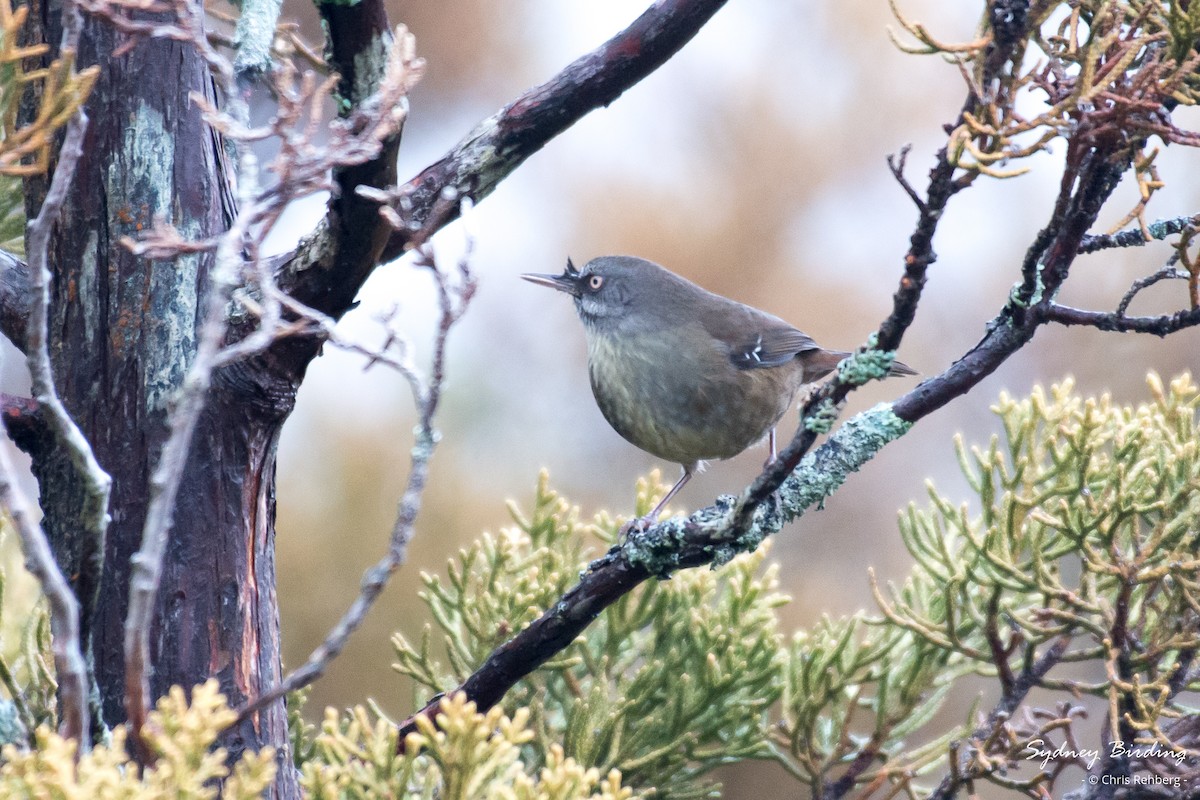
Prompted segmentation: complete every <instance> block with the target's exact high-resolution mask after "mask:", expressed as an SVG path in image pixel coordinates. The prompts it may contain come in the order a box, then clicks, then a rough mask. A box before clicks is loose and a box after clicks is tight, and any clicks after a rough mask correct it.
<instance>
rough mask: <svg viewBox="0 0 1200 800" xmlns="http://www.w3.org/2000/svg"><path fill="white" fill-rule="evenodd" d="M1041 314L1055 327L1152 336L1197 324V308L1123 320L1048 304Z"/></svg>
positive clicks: (1119, 316) (1111, 314)
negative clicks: (1075, 327) (1055, 323)
mask: <svg viewBox="0 0 1200 800" xmlns="http://www.w3.org/2000/svg"><path fill="white" fill-rule="evenodd" d="M1041 315H1042V318H1043V319H1045V320H1046V321H1047V322H1057V323H1058V324H1059V325H1087V326H1090V327H1092V328H1097V329H1099V330H1102V331H1113V332H1116V333H1127V332H1129V333H1150V334H1153V335H1155V336H1167V335H1169V334H1172V333H1175V332H1177V331H1181V330H1183V329H1185V328H1193V327H1195V326H1197V325H1200V308H1193V309H1191V310H1188V311H1176V312H1175V313H1174V314H1163V315H1161V316H1157V317H1127V316H1125V315H1124V314H1119V313H1117V312H1115V311H1114V312H1105V311H1088V310H1085V309H1082V308H1072V307H1071V306H1063V305H1059V304H1057V303H1051V304H1050V305H1048V306H1046V308H1045V309H1044V310H1043V311H1042V312H1041Z"/></svg>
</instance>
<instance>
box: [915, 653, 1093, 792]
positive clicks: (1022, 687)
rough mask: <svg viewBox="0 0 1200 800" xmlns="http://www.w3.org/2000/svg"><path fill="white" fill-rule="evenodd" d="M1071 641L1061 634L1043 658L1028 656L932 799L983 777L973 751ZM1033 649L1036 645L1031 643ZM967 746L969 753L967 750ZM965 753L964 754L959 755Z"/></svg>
mask: <svg viewBox="0 0 1200 800" xmlns="http://www.w3.org/2000/svg"><path fill="white" fill-rule="evenodd" d="M1070 643H1071V637H1069V636H1060V637H1058V638H1057V639H1055V640H1054V641H1053V642H1051V643H1050V646H1049V647H1048V648H1046V652H1044V653H1042V655H1041V657H1040V658H1038V659H1037V660H1036V661H1032V660H1031V659H1027V663H1028V666H1026V667H1025V669H1023V670H1021V672H1020V674H1019V675H1017V676H1016V677H1015V678H1014V679H1013V681H1012V683H1011V684H1010V685H1009V686H1008V687H1007V688H1006V689H1005V691H1004V693H1003V694H1002V695H1001V697H1000V700H999V701H998V702H997V703H996V705H995V707H993V708H992V710H991V712H990V713H989V714H988V716H987V719H986V720H984V722H983V724H982V725H980V726H979V727H978V728H976V729H975V730H974V731H973V732H972V733H971V737H970V741H971V742H972V743H974V745H973V747H972V748H962V747H961V746H960V747H957V748H954V750H953V751H952V752H953V753H954V756H955V757H956V758H959V759H960V761H959V765H958V768H957V769H955V770H952V771H951V774H949V775H947V776H946V777H944V778H942V782H941V783H940V784H938V787H937V788H936V789H934V790H933V792H932V793H931V794H930V795H929V798H928V800H951V798H953V797H954V796H955V795H956V794H957V793H958V790H959V789H960V788H961V787H962V786H963V784H965V783H968V782H970V781H971V780H973V779H975V778H977V777H979V772H978V771H977V770H972V769H970V764H971V763H972V762H976V763H978V761H977V760H976V759H974V758H973V757H972V753H971V752H970V750H972V749H973V748H974V747H978V746H979V744H980V743H982V742H987V741H990V740H993V739H995V738H996V734H997V733H998V731H999V730H1000V728H1001V726H1003V725H1004V724H1005V723H1006V722H1008V721H1009V720H1010V719H1012V716H1013V713H1014V712H1016V710H1017V709H1018V708H1019V707H1020V705H1021V703H1023V702H1024V701H1025V697H1026V695H1028V694H1029V692H1030V690H1031V689H1033V688H1034V687H1035V686H1037V685H1038V682H1039V681H1041V679H1042V678H1043V677H1045V675H1046V673H1047V672H1049V671H1050V669H1051V668H1052V667H1054V665H1055V664H1057V663H1058V662H1059V660H1060V659H1061V658H1062V657H1063V653H1065V652H1066V651H1067V645H1069V644H1070ZM1029 648H1030V650H1032V649H1033V645H1029ZM964 749H966V750H967V751H968V752H965V753H963V752H962V751H963V750H964ZM960 753H962V755H961V756H960V755H959V754H960Z"/></svg>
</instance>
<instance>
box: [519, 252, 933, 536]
mask: <svg viewBox="0 0 1200 800" xmlns="http://www.w3.org/2000/svg"><path fill="white" fill-rule="evenodd" d="M521 277H522V278H524V279H525V280H527V281H532V282H533V283H537V284H540V285H542V286H549V287H550V288H552V289H557V290H559V291H561V292H566V293H567V294H569V295H571V296H573V297H574V298H575V309H576V311H578V312H579V318H580V319H581V320H582V321H583V326H584V330H585V331H586V334H587V345H588V373H589V375H590V376H591V382H592V394H593V395H595V397H596V403H597V404H598V405H599V406H600V411H601V413H603V414H604V418H605V419H606V420H608V424H609V425H612V426H613V428H614V429H615V430H616V431H617V433H619V434H621V436H623V437H625V439H627V440H628V441H630V442H632V443H633V444H635V445H637V446H638V447H640V448H641V449H643V450H645V451H646V452H648V453H651V454H653V455H656V456H658V457H659V458H664V459H667V460H668V461H674V462H675V463H677V464H680V465H681V466H682V467H683V475H682V476H681V477H680V478H679V481H678V482H677V483H676V484H675V486H673V487H672V488H671V491H669V492H667V495H666V496H665V497H664V498H663V499H662V501H660V502H659V504H658V506H657V507H655V509H654V510H653V511H651V512H650V513H649V514H648V515H646V516H645V517H643V518H642V519H641V520H638V521H636V522H635V523H634V524H642V523H647V522H654V521H655V520H657V519H658V515H659V513H660V512H661V511H662V509H663V507H664V506H666V504H667V502H668V501H669V500H670V499H671V498H672V497H674V496H675V493H676V492H678V491H679V490H680V488H682V487H683V485H684V484H685V483H687V481H688V479H689V478H691V477H692V474H693V473H694V472H695V471H696V470H697V469H698V468H699V467H700V464H701V462H703V461H707V460H711V459H723V458H732V457H733V456H736V455H737V454H738V453H740V452H742V451H743V450H745V449H746V448H747V447H749V446H750V445H752V444H754V443H755V442H758V441H759V440H761V439H762V438H763V437H764V436H768V435H769V436H770V446H771V458H772V459H773V458H774V457H775V423H776V422H778V421H779V418H780V417H782V416H783V415H784V413H785V412H786V411H787V410H788V409H789V408H790V407H791V405H792V402H793V401H794V400H795V398H796V393H797V392H798V391H799V389H800V387H801V386H803V385H804V384H806V383H811V382H813V381H815V380H818V379H820V378H822V377H824V376H825V375H828V374H829V373H830V372H831V371H832V370H833V369H834V368H835V367H837V365H838V362H840V361H841V360H842V359H843V358H845V357H846V356H848V355H849V353H845V352H841V351H838V350H825V349H822V348H821V347H820V346H818V345H817V343H816V342H814V341H813V340H812V339H811V338H809V337H808V336H807V335H806V334H804V333H802V332H800V331H799V330H797V329H796V328H793V327H792V326H791V325H789V324H787V323H786V322H784V321H783V320H781V319H779V318H778V317H775V316H772V315H771V314H768V313H766V312H765V311H759V310H758V309H757V308H751V307H750V306H747V305H743V304H742V303H738V302H736V301H734V300H730V299H728V298H726V297H721V296H720V295H717V294H713V293H712V292H709V291H706V290H705V289H702V288H700V287H699V286H697V285H696V284H694V283H692V282H691V281H688V280H686V279H684V278H681V277H679V276H678V275H676V274H675V273H673V272H671V271H669V270H667V269H664V268H663V267H660V266H659V265H658V264H654V263H652V262H650V261H646V260H645V259H641V258H634V257H632V256H602V257H600V258H595V259H593V260H591V261H589V262H588V263H587V264H586V265H584V267H583V269H579V270H577V269H576V268H575V265H574V264H572V263H571V261H570V259H568V260H567V268H566V270H565V271H564V272H563V274H562V275H538V274H526V275H522V276H521ZM890 374H891V375H915V374H916V373H915V372H914V371H913V370H911V369H909V367H907V366H906V365H904V364H902V363H900V362H899V361H896V362H894V363H893V364H892V368H891V372H890Z"/></svg>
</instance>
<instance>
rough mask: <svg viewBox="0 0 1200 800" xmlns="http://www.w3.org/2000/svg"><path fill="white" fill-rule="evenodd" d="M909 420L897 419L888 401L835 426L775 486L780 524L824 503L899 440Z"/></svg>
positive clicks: (906, 430) (909, 424)
mask: <svg viewBox="0 0 1200 800" xmlns="http://www.w3.org/2000/svg"><path fill="white" fill-rule="evenodd" d="M911 427H912V423H911V422H908V421H906V420H903V419H900V417H898V416H896V414H895V412H893V411H892V405H891V403H880V404H879V405H877V406H875V407H874V408H871V409H868V410H867V411H864V412H862V413H861V414H857V415H855V416H854V417H852V418H851V419H849V420H847V421H846V424H845V425H843V426H842V427H840V428H838V430H837V432H835V433H834V434H833V435H832V436H830V437H829V441H827V442H825V444H823V445H822V446H821V447H820V448H818V449H817V450H815V451H813V452H812V453H809V454H808V455H807V456H805V457H804V459H803V460H801V462H800V464H799V465H798V466H797V467H796V469H795V470H794V471H793V472H792V474H791V475H790V476H789V477H788V479H787V480H785V481H784V482H783V486H781V487H780V488H779V499H780V509H779V515H780V519H781V522H780V524H781V525H782V524H783V523H786V522H790V521H791V520H793V519H795V518H796V517H799V516H800V515H801V514H803V513H804V512H805V511H806V510H808V509H809V508H810V507H812V506H813V505H817V504H819V503H822V502H824V500H825V498H827V497H829V496H830V495H831V494H833V493H834V492H835V491H836V490H837V489H838V487H840V486H841V485H842V484H843V483H845V481H846V478H847V477H848V476H849V475H850V473H852V472H857V471H858V470H859V469H860V468H861V467H862V466H863V464H866V463H867V462H868V461H870V460H871V459H872V458H874V457H875V454H876V453H878V452H879V451H880V450H882V449H883V447H884V446H885V445H887V444H888V443H890V442H893V441H895V440H896V439H899V438H900V437H901V436H903V435H904V434H905V433H907V432H908V430H909V428H911Z"/></svg>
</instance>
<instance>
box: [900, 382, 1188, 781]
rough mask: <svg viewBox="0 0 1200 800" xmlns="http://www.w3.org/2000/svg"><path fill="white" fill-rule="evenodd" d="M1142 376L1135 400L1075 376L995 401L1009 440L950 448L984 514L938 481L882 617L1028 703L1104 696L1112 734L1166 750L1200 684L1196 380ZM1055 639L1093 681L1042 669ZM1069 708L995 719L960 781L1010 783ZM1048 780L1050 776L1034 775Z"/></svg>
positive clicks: (905, 523)
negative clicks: (1027, 718) (1046, 693)
mask: <svg viewBox="0 0 1200 800" xmlns="http://www.w3.org/2000/svg"><path fill="white" fill-rule="evenodd" d="M1148 383H1149V386H1150V390H1151V394H1152V398H1153V400H1152V402H1150V403H1146V404H1142V405H1139V406H1137V407H1127V406H1118V405H1116V404H1114V403H1113V402H1112V400H1111V398H1109V397H1108V396H1107V395H1106V396H1103V397H1101V398H1099V399H1086V400H1085V399H1082V398H1080V397H1078V396H1076V395H1074V394H1073V393H1072V384H1071V383H1070V382H1069V381H1068V382H1066V383H1064V384H1062V385H1060V386H1055V387H1054V388H1052V389H1051V391H1050V393H1049V394H1047V393H1046V392H1044V391H1043V390H1042V389H1041V388H1035V389H1034V391H1033V393H1032V394H1031V396H1030V397H1029V398H1027V399H1023V400H1014V399H1013V398H1010V397H1008V396H1007V395H1002V396H1001V399H1000V402H999V403H998V405H997V406H996V407H995V408H994V411H995V412H996V413H997V414H998V415H999V416H1000V418H1001V420H1002V422H1003V424H1004V437H1003V440H1002V439H1001V438H1000V437H993V439H992V441H991V443H990V444H989V446H988V447H987V448H985V449H979V448H972V449H971V450H970V451H969V452H968V450H967V448H966V447H965V446H963V444H962V442H961V440H960V441H959V442H958V453H959V460H960V463H961V465H962V468H963V472H964V474H965V475H966V476H967V479H968V481H969V482H970V485H971V487H972V489H973V490H974V491H975V493H976V494H977V495H978V500H979V509H978V514H977V515H972V513H971V511H970V508H969V506H968V505H966V504H963V505H960V506H956V505H955V504H954V503H952V502H951V501H950V500H948V499H947V498H945V497H942V496H941V495H939V494H938V493H937V492H936V491H935V490H934V489H933V487H932V486H931V487H930V490H929V494H930V497H931V500H932V503H931V506H930V507H929V508H928V509H927V510H924V511H919V510H917V509H916V508H915V507H910V508H909V509H908V511H907V512H906V513H905V514H904V516H903V517H902V519H901V535H902V536H903V538H904V542H905V545H906V546H907V547H908V550H909V552H910V553H911V554H912V556H913V558H914V559H915V560H916V565H915V568H914V570H913V573H912V576H911V577H910V578H909V580H908V581H907V582H906V583H905V584H904V585H903V586H902V587H899V588H893V589H892V590H891V591H890V597H888V598H887V599H885V598H884V597H883V595H882V592H879V591H878V589H877V597H878V599H879V602H880V605H881V607H882V608H883V610H884V613H885V615H886V620H887V622H889V623H891V624H892V625H893V626H895V627H896V628H898V629H903V630H906V631H908V632H910V633H911V634H912V635H913V636H915V637H916V638H917V639H918V640H919V641H920V642H922V643H923V644H922V646H923V647H932V648H934V649H935V650H936V651H937V652H939V653H941V654H942V658H944V659H946V660H948V661H950V662H957V663H961V664H962V665H963V667H968V668H970V669H972V670H974V671H976V672H978V673H980V674H985V675H993V676H996V677H997V678H998V679H999V682H1000V685H1001V689H1002V698H1010V697H1011V698H1015V699H1017V700H1021V699H1023V695H1022V694H1021V693H1020V689H1021V685H1022V681H1025V682H1028V683H1031V684H1032V685H1036V686H1039V687H1042V688H1046V689H1051V690H1057V691H1058V692H1059V693H1060V695H1059V696H1060V697H1065V698H1072V697H1078V696H1080V695H1083V694H1091V695H1095V696H1097V697H1100V698H1104V699H1105V700H1107V702H1108V714H1107V721H1106V722H1105V727H1106V730H1107V735H1108V737H1109V738H1110V739H1111V740H1113V741H1119V742H1124V743H1125V745H1126V746H1149V745H1151V744H1158V745H1159V746H1160V747H1162V748H1163V749H1166V750H1172V751H1174V750H1179V749H1181V748H1183V749H1186V748H1188V747H1194V746H1195V742H1193V741H1192V735H1191V734H1190V733H1188V732H1187V730H1186V729H1187V727H1188V725H1191V727H1194V721H1195V716H1194V713H1195V712H1194V711H1192V710H1191V709H1189V708H1188V707H1187V706H1186V705H1184V703H1183V699H1184V696H1185V693H1186V692H1189V691H1196V690H1197V689H1200V674H1198V673H1197V672H1196V671H1195V670H1194V669H1192V668H1191V664H1192V662H1193V659H1194V657H1195V655H1196V652H1197V649H1198V648H1200V605H1198V602H1197V601H1198V599H1200V559H1198V558H1197V552H1198V551H1200V526H1198V525H1197V520H1198V519H1200V429H1198V427H1197V414H1196V412H1197V408H1198V407H1200V390H1198V389H1197V387H1196V386H1195V384H1193V383H1192V382H1191V379H1190V377H1189V376H1187V375H1184V376H1182V377H1180V378H1177V379H1176V380H1174V381H1173V382H1172V383H1171V384H1170V386H1169V387H1164V386H1163V384H1162V382H1161V381H1160V380H1159V379H1158V377H1157V376H1155V375H1151V376H1150V378H1149V380H1148ZM1053 642H1057V643H1058V649H1056V650H1054V651H1053V653H1052V655H1053V661H1052V664H1050V665H1048V666H1053V665H1056V664H1058V663H1063V662H1091V663H1093V664H1096V665H1098V666H1099V667H1100V670H1099V675H1096V672H1097V671H1096V670H1092V671H1091V672H1090V674H1091V675H1093V676H1096V677H1095V678H1094V679H1091V680H1081V679H1077V678H1066V677H1058V676H1056V675H1055V674H1054V673H1052V672H1050V671H1049V670H1048V669H1047V670H1046V671H1044V672H1043V673H1042V674H1038V672H1037V671H1036V670H1034V669H1032V667H1031V665H1032V664H1033V663H1034V661H1035V660H1036V659H1038V658H1043V659H1044V658H1046V657H1047V653H1048V652H1049V650H1050V648H1049V647H1048V646H1049V645H1050V644H1051V643H1053ZM1068 644H1069V646H1068ZM889 670H894V665H893V666H891V667H889ZM1077 711H1078V709H1076V708H1075V707H1074V706H1072V704H1071V703H1070V702H1067V703H1063V704H1062V707H1061V708H1060V709H1058V710H1057V711H1055V712H1053V713H1051V712H1046V713H1044V714H1043V716H1042V717H1041V720H1042V723H1041V724H1034V725H1025V726H1024V727H1020V726H1016V725H1013V724H1007V723H1005V722H1004V721H1003V720H999V721H998V722H997V724H994V725H993V726H992V728H993V730H994V732H995V733H996V734H997V736H996V737H994V738H993V739H992V740H990V741H989V742H988V743H986V744H985V746H983V747H980V748H979V750H978V751H977V752H976V753H974V754H973V755H972V756H971V757H970V758H969V759H968V760H967V762H966V763H965V764H964V765H962V769H963V770H964V775H965V776H966V777H972V776H973V777H976V778H978V777H984V778H987V779H989V780H993V781H994V782H996V783H999V784H1001V785H1004V786H1007V787H1008V788H1018V787H1017V786H1016V785H1014V783H1013V779H1012V778H1011V777H1009V778H1005V777H1003V776H1002V774H1001V773H1003V772H1004V771H1005V770H1007V769H1012V768H1016V767H1018V766H1020V765H1021V761H1022V760H1024V758H1023V754H1024V756H1025V757H1027V750H1026V748H1027V747H1028V745H1029V743H1030V742H1032V741H1034V740H1036V739H1039V738H1042V739H1044V738H1046V737H1047V734H1048V733H1049V732H1050V731H1053V730H1056V729H1058V730H1063V731H1065V732H1067V733H1070V731H1071V725H1072V724H1074V720H1075V719H1076V718H1077V717H1078V716H1079V715H1078V713H1077ZM1189 718H1190V722H1188V724H1187V725H1182V724H1180V723H1182V722H1184V721H1185V720H1189ZM1072 735H1073V734H1072ZM1095 747H1096V748H1098V749H1099V750H1100V751H1102V752H1103V751H1104V750H1105V748H1104V747H1103V746H1101V744H1100V743H1097V744H1096V745H1095ZM1076 749H1077V748H1076ZM1026 766H1028V764H1026ZM1055 777H1056V775H1055V774H1052V773H1051V772H1047V771H1043V772H1041V773H1039V774H1037V775H1034V776H1032V777H1031V778H1029V779H1028V787H1029V788H1032V787H1034V786H1037V785H1038V784H1045V788H1047V789H1048V788H1049V786H1050V785H1052V783H1053V779H1054V778H1055Z"/></svg>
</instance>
